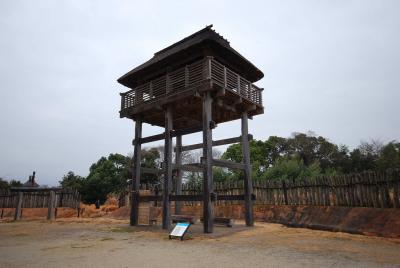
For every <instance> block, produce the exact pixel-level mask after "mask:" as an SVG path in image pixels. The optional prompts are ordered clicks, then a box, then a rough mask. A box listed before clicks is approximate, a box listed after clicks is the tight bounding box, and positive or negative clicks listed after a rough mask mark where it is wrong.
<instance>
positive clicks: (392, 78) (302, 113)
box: [0, 1, 400, 185]
mask: <svg viewBox="0 0 400 268" xmlns="http://www.w3.org/2000/svg"><path fill="white" fill-rule="evenodd" d="M215 2H216V1H193V2H188V1H175V2H173V3H170V1H159V2H152V1H137V2H135V1H112V2H111V1H2V2H1V3H0V33H1V37H0V59H1V60H0V82H1V88H0V104H1V105H0V176H3V177H6V178H10V179H11V178H19V179H22V180H25V179H26V178H27V176H28V175H29V174H30V173H31V171H33V170H36V171H37V174H38V179H39V183H43V184H49V185H55V184H57V181H58V180H59V179H60V178H61V176H62V175H63V174H65V173H66V172H67V171H68V170H74V171H75V172H77V173H78V174H81V175H87V173H88V168H89V166H90V164H91V163H93V162H94V161H96V160H97V159H98V158H99V157H100V156H102V155H108V154H109V153H111V152H119V153H123V154H127V153H128V152H131V151H132V146H131V140H132V138H133V126H134V125H133V123H132V122H130V121H128V120H126V119H125V120H122V119H119V116H118V110H119V103H120V100H119V94H118V93H119V92H122V91H126V90H127V89H126V88H124V87H123V86H121V85H119V84H118V83H117V82H116V79H117V78H118V77H119V76H120V75H122V74H124V73H125V72H126V71H128V70H130V69H131V68H133V67H135V66H136V65H138V64H140V63H142V62H143V61H145V60H147V59H148V58H150V57H151V56H152V54H153V53H154V52H156V51H158V50H160V49H161V48H164V47H166V46H168V45H170V44H171V43H173V42H175V41H178V40H179V39H181V38H183V37H185V36H187V35H189V34H191V33H192V32H194V31H197V30H199V29H200V28H202V27H204V26H205V25H207V24H210V23H213V24H214V26H215V27H214V28H215V29H216V30H217V31H218V32H220V33H221V34H222V35H224V36H225V37H226V38H227V39H228V40H229V41H230V42H231V45H232V46H233V47H234V48H235V49H237V50H238V51H240V52H241V53H242V54H243V55H244V56H246V57H247V58H248V59H250V60H251V61H252V62H254V63H255V64H256V65H257V66H258V67H259V68H260V69H261V70H263V71H264V73H265V74H266V76H265V78H264V79H263V80H261V81H260V82H259V83H258V85H259V86H261V87H264V88H265V91H264V96H263V97H264V102H265V105H266V111H265V115H262V116H258V117H255V118H254V120H253V121H252V122H251V123H250V131H251V132H252V133H253V134H254V136H255V137H256V138H257V139H265V138H267V137H268V136H270V135H281V136H288V135H290V133H292V132H293V131H307V130H313V131H315V132H316V133H317V134H320V135H323V136H326V137H328V138H330V139H331V140H332V141H333V142H336V143H344V144H348V145H350V146H356V145H357V144H358V143H359V141H360V140H361V139H369V138H380V139H382V140H384V141H389V140H392V139H400V137H399V136H400V127H399V123H398V118H397V115H398V114H399V113H400V111H399V110H400V108H399V105H398V100H399V99H400V90H399V85H400V80H399V67H398V64H399V62H400V53H399V49H398V48H399V47H400V38H399V34H398V33H399V32H400V19H399V16H398V10H399V7H400V5H399V4H398V3H399V2H397V1H324V2H322V1H301V2H299V1H285V2H282V1H247V2H242V1H218V3H215ZM210 7H212V8H210ZM238 126H239V122H232V123H227V124H223V125H220V127H219V128H217V130H216V131H215V135H214V136H215V137H216V138H222V137H230V136H232V135H233V134H232V133H237V134H239V129H238ZM159 132H160V129H157V128H154V127H145V129H144V133H145V135H151V134H156V133H159ZM235 135H236V134H235ZM199 138H200V135H191V136H188V137H185V138H184V143H192V142H197V141H198V140H199Z"/></svg>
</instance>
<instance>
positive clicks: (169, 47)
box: [154, 24, 230, 56]
mask: <svg viewBox="0 0 400 268" xmlns="http://www.w3.org/2000/svg"><path fill="white" fill-rule="evenodd" d="M212 27H213V24H210V25H207V26H206V27H204V28H203V29H201V30H199V31H197V32H195V33H193V34H191V35H189V36H187V37H185V38H183V39H182V40H180V41H178V42H176V43H173V44H172V45H169V46H167V47H166V48H163V49H161V50H159V51H157V52H156V53H154V56H158V55H160V54H162V53H164V52H165V51H167V50H169V49H171V48H173V47H176V46H177V45H179V44H182V43H184V42H185V41H187V40H189V39H191V38H193V37H194V36H196V35H198V34H201V33H203V32H205V31H212V32H214V33H215V34H216V35H218V37H220V38H221V39H223V40H224V41H225V42H227V44H228V46H230V44H229V41H228V40H227V39H225V38H224V37H223V36H222V35H220V34H219V33H217V32H216V31H215V30H214V29H212Z"/></svg>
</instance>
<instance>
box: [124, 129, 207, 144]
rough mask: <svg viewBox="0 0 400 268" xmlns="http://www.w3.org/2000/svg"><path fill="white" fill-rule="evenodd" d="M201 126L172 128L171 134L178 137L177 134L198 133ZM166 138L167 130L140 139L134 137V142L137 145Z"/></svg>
mask: <svg viewBox="0 0 400 268" xmlns="http://www.w3.org/2000/svg"><path fill="white" fill-rule="evenodd" d="M201 130H202V128H201V127H193V128H187V129H181V130H172V131H171V136H172V137H176V136H182V135H188V134H192V133H196V132H199V131H201ZM164 138H165V132H164V133H161V134H157V135H152V136H148V137H144V138H140V139H134V140H133V141H132V144H133V145H135V144H137V143H139V144H143V143H149V142H154V141H160V140H163V139H164Z"/></svg>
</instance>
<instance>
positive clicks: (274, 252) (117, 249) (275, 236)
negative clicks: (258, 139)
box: [0, 219, 400, 268]
mask: <svg viewBox="0 0 400 268" xmlns="http://www.w3.org/2000/svg"><path fill="white" fill-rule="evenodd" d="M191 235H192V239H190V240H186V241H183V242H181V241H177V240H168V238H167V235H166V233H165V232H163V231H162V230H160V229H159V228H144V227H138V228H132V227H129V226H128V222H127V221H121V220H111V219H91V220H87V219H86V220H85V219H84V220H80V221H72V220H57V221H56V222H53V223H49V222H46V221H21V222H9V223H5V222H2V223H0V267H85V268H89V267H212V266H213V267H302V268H304V267H400V240H395V239H384V238H376V237H366V236H360V235H350V234H345V233H331V232H323V231H315V230H308V229H300V228H298V229H295V228H286V227H284V226H282V225H279V224H267V223H257V224H256V227H254V228H250V229H248V228H246V227H243V225H242V224H240V223H239V224H237V225H236V226H235V227H234V228H226V227H217V228H216V230H215V233H214V234H212V235H204V234H202V233H201V225H199V224H197V225H194V226H193V227H192V228H191Z"/></svg>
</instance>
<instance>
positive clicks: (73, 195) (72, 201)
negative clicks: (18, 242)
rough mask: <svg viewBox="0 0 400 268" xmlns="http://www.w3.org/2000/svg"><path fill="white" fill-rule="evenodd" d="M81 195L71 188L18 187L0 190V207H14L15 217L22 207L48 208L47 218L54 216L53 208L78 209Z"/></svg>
mask: <svg viewBox="0 0 400 268" xmlns="http://www.w3.org/2000/svg"><path fill="white" fill-rule="evenodd" d="M80 202H81V197H80V194H79V192H78V191H76V190H72V189H42V188H34V189H20V190H19V189H18V190H12V191H8V190H0V209H2V208H16V211H15V219H19V218H20V213H21V211H20V210H21V209H22V208H48V210H49V213H48V219H53V218H54V208H57V207H69V208H73V209H79V206H80Z"/></svg>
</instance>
